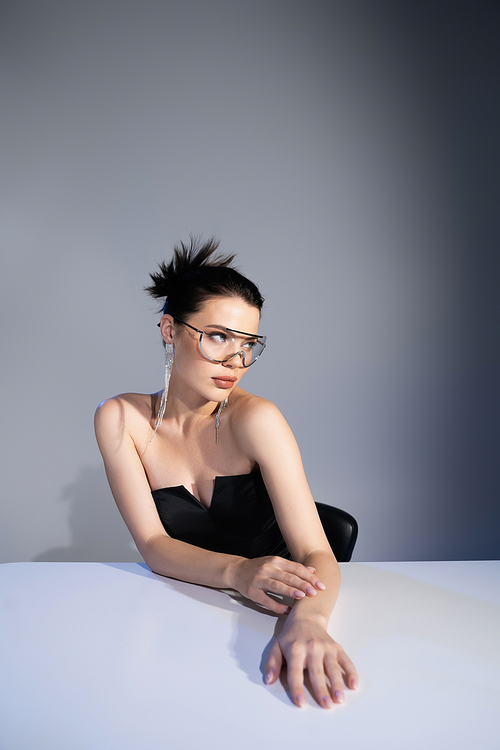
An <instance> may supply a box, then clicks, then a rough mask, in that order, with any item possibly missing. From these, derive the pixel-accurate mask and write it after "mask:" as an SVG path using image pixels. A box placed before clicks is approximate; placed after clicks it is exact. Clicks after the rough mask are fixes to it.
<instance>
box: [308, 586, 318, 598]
mask: <svg viewBox="0 0 500 750" xmlns="http://www.w3.org/2000/svg"><path fill="white" fill-rule="evenodd" d="M306 591H307V593H308V594H309V596H316V589H313V588H312V586H308V587H307V588H306Z"/></svg>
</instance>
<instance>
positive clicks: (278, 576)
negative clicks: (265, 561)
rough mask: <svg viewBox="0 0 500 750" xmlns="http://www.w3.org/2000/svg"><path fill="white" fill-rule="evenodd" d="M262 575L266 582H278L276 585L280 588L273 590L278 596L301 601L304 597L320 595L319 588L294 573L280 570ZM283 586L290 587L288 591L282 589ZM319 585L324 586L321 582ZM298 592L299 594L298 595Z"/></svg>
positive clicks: (275, 569) (264, 572) (273, 570)
mask: <svg viewBox="0 0 500 750" xmlns="http://www.w3.org/2000/svg"><path fill="white" fill-rule="evenodd" d="M262 573H263V574H264V575H263V579H264V581H266V580H269V579H271V580H272V581H276V582H277V583H275V584H274V585H275V587H279V588H273V589H272V590H273V591H274V592H275V593H277V594H281V595H282V596H292V597H294V598H295V599H301V598H303V597H304V596H316V594H317V593H318V592H317V591H316V588H317V587H316V586H314V585H312V584H311V581H308V580H304V578H301V577H300V576H297V575H295V574H294V573H288V572H287V571H285V570H281V569H280V568H274V569H271V570H268V571H262ZM266 574H267V575H266ZM268 577H269V579H268ZM282 584H285V585H286V586H287V587H288V590H286V589H284V588H283V587H282ZM319 584H321V586H323V584H322V583H321V581H319ZM319 584H318V585H319ZM321 586H320V587H321ZM323 588H324V587H323ZM296 592H299V593H298V594H297V593H296Z"/></svg>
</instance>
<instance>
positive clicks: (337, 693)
mask: <svg viewBox="0 0 500 750" xmlns="http://www.w3.org/2000/svg"><path fill="white" fill-rule="evenodd" d="M334 695H335V698H336V699H337V703H343V702H344V693H342V692H341V691H340V690H336V691H335V693H334Z"/></svg>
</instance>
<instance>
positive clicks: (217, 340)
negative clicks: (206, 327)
mask: <svg viewBox="0 0 500 750" xmlns="http://www.w3.org/2000/svg"><path fill="white" fill-rule="evenodd" d="M205 336H207V337H208V339H209V340H210V341H211V342H213V343H214V344H225V343H226V341H227V336H226V334H225V333H222V332H221V331H212V332H211V333H205Z"/></svg>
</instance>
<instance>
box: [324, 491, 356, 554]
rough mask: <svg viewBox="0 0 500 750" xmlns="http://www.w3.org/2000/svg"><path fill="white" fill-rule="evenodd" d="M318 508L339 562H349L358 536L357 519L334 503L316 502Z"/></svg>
mask: <svg viewBox="0 0 500 750" xmlns="http://www.w3.org/2000/svg"><path fill="white" fill-rule="evenodd" d="M316 508H317V509H318V515H319V517H320V520H321V523H322V524H323V528H324V530H325V534H326V536H327V539H328V541H329V543H330V547H331V548H332V551H333V554H334V555H335V557H336V558H337V560H338V562H349V560H350V559H351V557H352V551H353V549H354V545H355V544H356V539H357V538H358V524H357V521H356V519H355V518H354V517H353V516H351V515H350V513H347V512H346V511H345V510H341V509H340V508H334V507H333V505H326V504H325V503H316Z"/></svg>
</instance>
